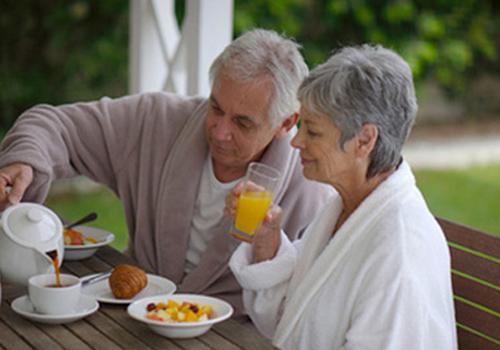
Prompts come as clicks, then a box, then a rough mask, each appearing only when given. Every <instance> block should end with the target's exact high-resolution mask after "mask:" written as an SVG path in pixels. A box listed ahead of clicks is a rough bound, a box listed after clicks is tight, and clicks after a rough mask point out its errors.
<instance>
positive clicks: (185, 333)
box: [127, 294, 233, 338]
mask: <svg viewBox="0 0 500 350" xmlns="http://www.w3.org/2000/svg"><path fill="white" fill-rule="evenodd" d="M169 299H171V300H175V301H176V302H177V303H182V302H184V301H187V302H190V303H198V304H200V305H202V306H203V305H211V306H212V308H213V311H214V315H215V316H214V317H213V318H211V319H209V320H206V321H201V322H182V323H181V322H179V323H167V322H164V321H155V320H149V319H147V318H146V313H147V310H146V306H147V305H148V304H150V303H159V302H162V303H166V302H167V301H168V300H169ZM127 312H128V314H129V315H130V316H131V317H132V318H134V319H136V320H138V321H141V322H144V323H146V324H147V325H148V327H149V328H151V329H152V330H153V331H154V332H156V333H158V334H160V335H163V336H164V337H169V338H193V337H197V336H199V335H202V334H203V333H205V332H207V331H208V330H209V329H210V327H212V325H214V324H215V323H218V322H221V321H224V320H226V319H228V318H229V317H231V315H232V314H233V308H232V306H231V305H230V304H229V303H227V302H225V301H224V300H221V299H218V298H214V297H209V296H205V295H199V294H173V295H157V296H155V297H151V298H145V299H141V300H138V301H136V302H134V303H132V304H130V305H129V306H128V308H127Z"/></svg>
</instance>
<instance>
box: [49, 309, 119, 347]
mask: <svg viewBox="0 0 500 350" xmlns="http://www.w3.org/2000/svg"><path fill="white" fill-rule="evenodd" d="M89 317H92V316H89ZM67 327H68V328H69V329H70V330H71V331H72V332H73V333H75V334H76V335H78V337H79V338H80V339H82V340H83V341H84V342H85V343H87V345H89V346H90V347H91V348H92V349H99V350H101V349H102V350H119V349H122V347H120V346H118V345H117V344H116V343H114V342H113V341H112V340H110V339H109V338H107V337H106V336H104V335H103V334H102V333H101V332H99V331H98V330H97V329H95V328H94V327H93V326H92V325H91V324H89V323H88V322H86V321H79V322H74V323H70V324H68V325H67ZM47 349H49V348H47Z"/></svg>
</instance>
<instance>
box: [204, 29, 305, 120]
mask: <svg viewBox="0 0 500 350" xmlns="http://www.w3.org/2000/svg"><path fill="white" fill-rule="evenodd" d="M299 49H300V45H298V44H297V43H296V42H295V41H293V40H291V39H288V38H285V37H283V36H281V35H279V34H277V33H276V32H274V31H270V30H264V29H254V30H251V31H248V32H246V33H245V34H243V35H241V36H240V37H238V38H237V39H236V40H234V41H233V42H232V43H231V44H230V45H228V46H227V47H226V48H225V49H224V51H223V52H222V53H221V54H220V55H219V56H218V57H217V58H216V59H215V61H214V62H213V63H212V65H211V67H210V82H211V84H212V87H213V84H217V78H218V77H219V76H220V75H221V74H222V75H224V76H226V77H228V78H229V79H232V80H235V81H238V82H243V83H246V82H255V81H259V80H262V79H265V78H270V79H271V81H272V83H273V86H274V91H273V94H272V96H270V99H269V101H271V103H270V106H269V118H270V121H271V124H272V126H273V127H275V126H277V125H279V124H280V123H281V122H282V121H283V120H284V119H285V118H287V117H289V116H291V115H292V114H293V113H295V112H297V111H298V110H299V108H300V104H299V101H298V99H297V90H298V88H299V85H300V83H301V82H302V80H303V79H304V78H305V76H306V75H307V73H308V72H309V69H308V68H307V65H306V64H305V62H304V58H303V57H302V55H301V54H300V52H299Z"/></svg>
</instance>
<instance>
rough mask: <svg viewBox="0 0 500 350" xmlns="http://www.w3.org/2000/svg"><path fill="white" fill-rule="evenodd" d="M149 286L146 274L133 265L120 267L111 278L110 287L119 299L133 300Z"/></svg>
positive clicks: (117, 267)
mask: <svg viewBox="0 0 500 350" xmlns="http://www.w3.org/2000/svg"><path fill="white" fill-rule="evenodd" d="M147 284H148V277H147V276H146V273H145V272H144V271H143V270H141V269H140V268H138V267H135V266H132V265H125V264H123V265H118V266H116V267H115V269H114V270H113V272H112V273H111V276H109V287H110V288H111V292H112V293H113V295H114V296H115V298H117V299H131V298H133V297H134V296H135V295H136V294H137V293H139V292H140V291H141V290H143V289H144V287H146V285H147Z"/></svg>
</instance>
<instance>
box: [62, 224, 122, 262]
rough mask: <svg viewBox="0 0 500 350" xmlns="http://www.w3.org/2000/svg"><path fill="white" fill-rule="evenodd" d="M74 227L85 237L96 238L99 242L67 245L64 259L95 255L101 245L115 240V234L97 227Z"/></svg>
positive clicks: (85, 257) (78, 258)
mask: <svg viewBox="0 0 500 350" xmlns="http://www.w3.org/2000/svg"><path fill="white" fill-rule="evenodd" d="M73 229H74V230H75V231H79V232H81V233H82V235H83V236H84V237H92V238H94V239H95V240H96V241H97V243H95V244H85V245H65V246H64V260H81V259H87V258H89V257H91V256H92V255H94V253H95V252H96V251H97V249H99V247H103V246H105V245H108V244H110V243H111V242H113V241H114V240H115V235H114V234H112V233H111V232H108V231H105V230H103V229H100V228H97V227H90V226H75V227H74V228H73Z"/></svg>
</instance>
